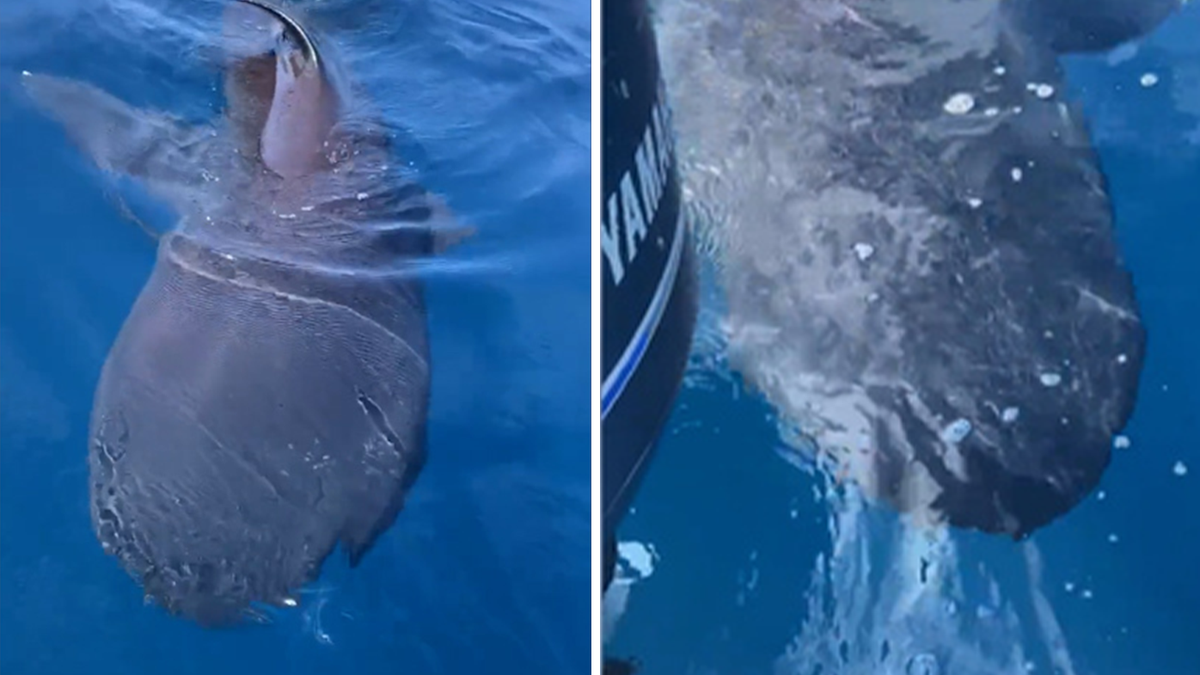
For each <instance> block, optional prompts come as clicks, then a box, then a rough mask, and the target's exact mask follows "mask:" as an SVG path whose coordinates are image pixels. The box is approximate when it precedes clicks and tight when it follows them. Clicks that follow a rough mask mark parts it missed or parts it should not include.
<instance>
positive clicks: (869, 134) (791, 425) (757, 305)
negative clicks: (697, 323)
mask: <svg viewBox="0 0 1200 675" xmlns="http://www.w3.org/2000/svg"><path fill="white" fill-rule="evenodd" d="M1045 3H1049V4H1053V0H1045ZM658 4H659V8H658V9H659V11H658V20H659V24H660V26H661V28H660V36H661V38H662V45H661V49H662V52H663V58H664V62H665V70H666V75H667V78H668V87H669V91H670V94H671V97H672V103H673V106H674V109H675V119H676V123H677V134H678V136H679V144H680V148H681V153H682V155H683V161H684V164H685V171H686V176H687V177H686V180H685V184H686V191H687V194H688V195H689V196H690V197H691V200H692V202H693V206H694V207H697V208H698V210H699V211H702V212H705V213H706V214H707V217H706V218H704V220H705V221H706V223H707V225H706V227H705V228H704V231H703V233H702V237H703V238H704V240H705V246H706V248H707V249H708V250H709V251H710V253H711V254H712V256H713V258H714V260H715V262H716V263H717V266H718V270H719V281H720V284H721V287H722V290H723V291H724V293H725V296H726V300H727V303H728V316H727V322H726V328H727V330H728V338H729V358H730V362H731V364H732V365H733V367H734V368H735V369H736V370H737V371H739V372H740V373H741V374H742V375H743V376H744V377H745V378H746V379H747V381H748V382H749V383H750V384H752V385H753V386H755V387H756V388H757V389H759V390H760V391H761V392H762V393H763V395H765V397H766V398H767V399H768V400H769V401H770V402H771V403H772V404H773V406H774V407H775V408H776V409H777V410H778V411H779V413H780V416H781V418H782V420H783V422H782V426H783V428H784V431H785V432H786V436H787V437H788V438H789V439H790V440H792V441H793V443H794V444H795V445H796V446H798V447H801V448H805V449H808V450H811V449H812V448H813V446H815V448H816V449H817V450H818V451H819V452H820V453H821V454H822V455H823V457H824V461H828V462H830V463H831V464H832V470H833V471H835V472H836V473H837V475H838V476H839V477H840V478H847V479H851V480H854V481H855V482H857V483H858V484H859V485H860V486H861V487H863V488H864V489H865V491H866V492H867V493H868V494H869V495H872V496H874V497H876V498H880V499H883V500H886V501H887V502H890V503H891V504H893V505H894V506H896V507H898V508H899V509H901V510H903V511H906V512H909V513H911V514H913V515H914V516H915V517H917V518H918V520H920V521H922V522H949V523H951V524H953V525H958V526H963V527H970V528H977V529H981V530H985V531H989V532H1002V533H1007V534H1010V535H1013V536H1017V537H1021V536H1024V535H1026V534H1028V533H1029V532H1031V531H1033V530H1034V529H1036V528H1038V527H1041V526H1043V525H1045V524H1046V523H1048V522H1050V521H1051V520H1053V519H1054V518H1056V517H1058V516H1060V515H1062V514H1063V513H1065V512H1067V511H1068V510H1069V509H1070V508H1071V507H1072V506H1073V505H1074V504H1076V503H1077V502H1078V501H1080V500H1081V499H1082V498H1083V497H1084V496H1085V495H1086V494H1087V493H1088V492H1089V491H1090V490H1091V489H1092V488H1093V487H1094V486H1095V485H1096V484H1097V482H1098V481H1099V479H1100V476H1101V474H1102V472H1103V471H1104V469H1105V468H1106V466H1107V465H1108V463H1109V460H1110V454H1111V452H1110V447H1111V442H1112V438H1113V435H1114V434H1115V433H1117V432H1118V431H1119V430H1120V429H1121V428H1122V427H1123V426H1124V425H1125V423H1126V422H1127V420H1128V419H1129V417H1130V415H1131V414H1132V411H1133V407H1134V401H1135V398H1136V394H1137V388H1138V378H1139V373H1140V371H1141V364H1142V360H1143V356H1144V352H1145V340H1146V338H1145V333H1144V330H1143V327H1142V324H1141V322H1140V318H1139V313H1138V306H1137V302H1136V299H1135V296H1134V287H1133V284H1132V280H1131V277H1130V274H1129V272H1128V271H1127V270H1126V269H1125V268H1124V266H1123V264H1122V261H1121V257H1120V253H1119V251H1118V248H1117V241H1116V235H1115V229H1114V222H1113V209H1112V204H1111V203H1110V200H1109V196H1108V186H1107V185H1106V182H1105V177H1104V175H1103V173H1102V172H1101V168H1100V166H1099V164H1098V159H1097V156H1096V153H1095V152H1094V150H1093V148H1092V146H1091V143H1090V141H1089V138H1088V134H1087V130H1086V128H1085V125H1084V122H1083V120H1082V118H1081V115H1080V113H1079V111H1078V109H1077V108H1076V107H1074V106H1073V105H1072V103H1071V102H1070V101H1069V100H1068V99H1067V98H1066V96H1065V95H1064V92H1063V77H1062V72H1061V70H1060V68H1059V66H1058V64H1057V59H1056V56H1057V55H1056V53H1055V52H1054V51H1053V49H1051V46H1050V44H1049V42H1050V37H1051V35H1049V34H1050V33H1053V36H1052V37H1054V38H1055V39H1056V40H1058V41H1059V42H1061V43H1062V44H1076V43H1079V42H1087V43H1088V44H1089V45H1091V46H1092V47H1096V46H1097V45H1098V43H1099V38H1096V39H1092V40H1090V41H1089V40H1082V39H1080V38H1078V36H1072V34H1070V31H1071V30H1075V31H1079V32H1080V33H1081V34H1088V31H1089V30H1090V29H1089V27H1088V26H1089V23H1088V21H1089V20H1092V19H1097V17H1088V16H1079V17H1076V19H1077V20H1076V21H1075V22H1074V23H1068V24H1064V23H1061V22H1059V23H1053V22H1047V23H1044V24H1038V23H1037V21H1038V19H1039V16H1038V14H1037V11H1036V10H1037V9H1038V7H1039V6H1038V4H1037V0H1030V1H1029V2H1022V3H1021V4H1020V5H1018V4H1016V3H1003V2H998V1H997V0H959V1H957V2H954V1H951V0H943V1H930V0H846V1H845V2H834V1H832V0H799V1H790V0H789V1H784V0H753V1H748V0H742V1H738V0H664V1H663V2H660V3H658ZM1073 4H1078V3H1073ZM1164 4H1173V3H1163V2H1151V3H1146V5H1145V6H1144V7H1143V8H1144V9H1146V13H1145V14H1144V15H1142V14H1139V12H1140V9H1139V11H1138V12H1133V11H1131V12H1130V16H1128V17H1126V19H1128V20H1127V22H1126V24H1125V25H1127V26H1130V27H1131V29H1130V30H1129V31H1128V32H1127V33H1126V34H1123V35H1120V36H1118V37H1120V39H1126V38H1129V37H1134V36H1136V35H1138V34H1141V33H1143V32H1145V31H1147V30H1149V29H1150V28H1151V27H1153V26H1154V25H1156V24H1157V22H1158V21H1159V20H1160V19H1161V18H1162V16H1165V14H1166V11H1157V10H1158V9H1162V6H1163V5H1164ZM1101 5H1102V6H1103V9H1104V11H1105V12H1108V13H1109V14H1106V15H1105V16H1106V17H1108V16H1110V14H1111V13H1112V12H1115V11H1116V10H1117V9H1119V7H1118V3H1117V2H1115V1H1114V2H1104V3H1099V4H1098V5H1097V7H1100V6H1101ZM1043 6H1048V5H1045V4H1044V5H1043ZM1152 6H1157V9H1155V7H1152ZM1065 7H1066V5H1061V6H1058V7H1057V9H1058V10H1063V9H1065ZM1018 9H1019V10H1020V12H1019V13H1018V12H1017V10H1018ZM1151 10H1155V11H1151ZM1062 14H1063V12H1062V11H1059V12H1058V13H1057V14H1056V17H1057V18H1056V19H1055V20H1056V21H1058V20H1059V19H1061V18H1062ZM1097 20H1098V19H1097ZM1038 25H1041V27H1042V30H1041V31H1040V35H1039V37H1037V39H1035V38H1034V37H1032V35H1033V33H1034V30H1033V27H1034V26H1038ZM1106 25H1109V24H1106ZM1047 26H1054V27H1053V28H1047ZM1134 28H1135V29H1136V30H1133V29H1134ZM1113 35H1115V33H1113V32H1111V31H1110V33H1109V38H1108V41H1109V42H1111V43H1112V44H1116V43H1118V42H1120V39H1117V40H1113V39H1112V36H1113ZM1110 46H1111V45H1110ZM1036 85H1046V86H1042V87H1038V86H1036ZM961 94H967V95H969V96H970V99H969V100H970V101H971V102H972V104H973V105H972V107H971V108H970V110H969V111H966V112H965V113H963V111H962V107H963V106H961V105H960V106H958V107H957V108H956V107H955V105H953V104H950V105H949V109H950V110H948V109H947V105H948V102H950V101H952V100H954V101H956V102H958V103H960V104H961V102H963V101H964V100H966V99H964V98H963V97H962V96H958V97H957V98H955V97H956V95H961ZM718 102H719V103H718ZM951 110H953V111H954V112H951ZM1130 226H1136V224H1131V225H1130ZM1056 379H1057V380H1058V381H1057V382H1056ZM1047 383H1049V384H1047ZM1014 416H1015V417H1014ZM962 420H965V421H966V422H969V424H970V431H969V433H967V434H966V436H965V438H961V440H960V439H959V438H958V437H957V436H956V435H955V434H954V433H952V432H953V430H958V431H959V432H961V431H962V428H963V427H962V424H963V422H962ZM955 421H959V422H958V425H957V426H952V423H954V422H955ZM958 436H961V433H959V434H958Z"/></svg>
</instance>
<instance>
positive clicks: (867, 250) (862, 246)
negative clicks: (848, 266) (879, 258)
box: [854, 241, 875, 262]
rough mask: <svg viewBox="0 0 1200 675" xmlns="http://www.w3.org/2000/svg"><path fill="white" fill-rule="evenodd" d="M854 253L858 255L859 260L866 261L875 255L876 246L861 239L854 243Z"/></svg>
mask: <svg viewBox="0 0 1200 675" xmlns="http://www.w3.org/2000/svg"><path fill="white" fill-rule="evenodd" d="M854 254H855V255H857V256H858V259H859V260H861V261H863V262H866V260H867V258H870V257H871V256H872V255H875V247H874V246H872V245H870V244H866V243H863V242H861V241H860V242H858V243H857V244H855V245H854Z"/></svg>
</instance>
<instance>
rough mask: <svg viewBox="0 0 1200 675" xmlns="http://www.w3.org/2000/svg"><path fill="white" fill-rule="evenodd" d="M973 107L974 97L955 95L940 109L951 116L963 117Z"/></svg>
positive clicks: (961, 93)
mask: <svg viewBox="0 0 1200 675" xmlns="http://www.w3.org/2000/svg"><path fill="white" fill-rule="evenodd" d="M974 107H975V97H973V96H971V95H970V94H967V93H963V92H960V93H957V94H955V95H953V96H951V97H950V98H948V99H946V102H945V103H944V104H943V105H942V109H943V110H945V111H946V112H947V113H949V114H951V115H965V114H967V113H969V112H971V109H972V108H974Z"/></svg>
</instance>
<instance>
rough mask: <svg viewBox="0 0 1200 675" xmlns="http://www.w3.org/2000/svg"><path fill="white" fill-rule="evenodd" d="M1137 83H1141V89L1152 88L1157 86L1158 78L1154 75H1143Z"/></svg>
mask: <svg viewBox="0 0 1200 675" xmlns="http://www.w3.org/2000/svg"><path fill="white" fill-rule="evenodd" d="M1138 82H1141V84H1142V86H1143V87H1147V88H1149V87H1153V86H1154V85H1156V84H1158V76H1157V75H1155V74H1154V73H1144V74H1143V75H1142V77H1141V79H1139V80H1138Z"/></svg>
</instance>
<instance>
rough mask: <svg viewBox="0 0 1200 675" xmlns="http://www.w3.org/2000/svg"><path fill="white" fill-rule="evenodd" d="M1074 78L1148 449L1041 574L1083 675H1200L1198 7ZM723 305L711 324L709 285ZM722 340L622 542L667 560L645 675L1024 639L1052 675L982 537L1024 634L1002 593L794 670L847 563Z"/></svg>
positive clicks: (1065, 537)
mask: <svg viewBox="0 0 1200 675" xmlns="http://www.w3.org/2000/svg"><path fill="white" fill-rule="evenodd" d="M1192 4H1193V5H1195V3H1192ZM1067 66H1068V77H1069V81H1070V89H1071V93H1072V94H1073V96H1075V97H1076V98H1077V99H1078V100H1080V101H1081V102H1082V104H1083V105H1084V108H1085V110H1086V112H1087V114H1088V116H1089V118H1090V120H1091V123H1092V126H1093V129H1094V136H1095V142H1096V144H1097V146H1098V149H1099V151H1100V153H1101V156H1102V161H1103V163H1104V167H1105V170H1106V173H1107V174H1108V176H1109V178H1110V180H1111V188H1112V192H1113V199H1114V202H1115V208H1116V213H1117V222H1118V227H1119V237H1120V241H1121V243H1122V246H1123V247H1124V253H1125V256H1126V259H1127V262H1128V264H1129V266H1130V267H1131V269H1132V271H1133V273H1134V276H1135V283H1136V284H1137V293H1138V298H1139V301H1140V303H1141V307H1142V311H1143V314H1144V319H1145V323H1146V326H1147V329H1148V331H1149V336H1150V337H1149V340H1150V342H1149V356H1148V360H1147V363H1146V368H1145V370H1144V373H1143V376H1142V386H1141V394H1140V399H1139V402H1138V406H1137V411H1136V414H1135V417H1134V419H1133V421H1132V423H1131V425H1130V426H1129V428H1128V429H1127V433H1128V435H1129V437H1130V438H1131V440H1132V446H1131V448H1130V449H1128V450H1120V451H1117V453H1116V456H1115V457H1114V461H1113V464H1112V466H1111V468H1110V469H1109V471H1108V473H1107V474H1106V476H1105V478H1104V480H1103V484H1102V485H1101V487H1100V488H1099V489H1098V491H1097V492H1096V493H1094V494H1093V496H1092V498H1090V499H1089V500H1088V501H1087V502H1085V503H1084V504H1082V505H1081V506H1080V507H1078V508H1077V509H1075V510H1074V511H1073V512H1072V513H1070V514H1069V515H1068V516H1067V517H1065V518H1063V519H1061V520H1059V521H1058V522H1056V523H1055V524H1054V525H1052V526H1051V527H1048V528H1046V529H1045V530H1043V531H1041V532H1039V533H1038V534H1037V535H1036V536H1035V537H1034V538H1033V541H1034V543H1035V544H1036V546H1037V547H1038V548H1039V549H1040V551H1041V556H1042V560H1043V579H1042V583H1041V584H1040V589H1041V590H1042V591H1043V592H1044V593H1045V595H1046V597H1047V598H1048V600H1049V602H1050V604H1051V606H1052V607H1053V610H1054V613H1055V615H1056V617H1057V621H1058V623H1059V624H1060V625H1061V627H1062V632H1063V635H1064V637H1065V640H1066V646H1067V647H1068V649H1069V652H1070V655H1071V659H1072V662H1073V664H1074V669H1075V672H1076V673H1078V674H1079V675H1141V674H1143V673H1146V674H1149V673H1154V674H1156V675H1193V674H1195V673H1200V351H1198V350H1200V343H1198V342H1197V338H1196V336H1197V335H1198V334H1200V262H1198V261H1200V257H1198V256H1200V6H1192V7H1189V8H1188V9H1187V10H1185V11H1184V12H1183V13H1182V14H1180V15H1177V16H1175V17H1174V18H1173V19H1171V20H1170V22H1169V23H1168V24H1166V25H1164V26H1163V27H1162V29H1161V30H1160V31H1159V32H1157V33H1156V34H1155V35H1153V36H1152V37H1151V38H1150V39H1148V40H1146V41H1145V42H1144V44H1142V45H1140V47H1139V49H1138V51H1137V53H1136V54H1134V55H1133V56H1132V58H1127V59H1126V60H1123V61H1122V60H1120V59H1118V58H1113V57H1112V56H1111V55H1103V56H1092V57H1077V58H1071V59H1070V60H1069V62H1068V64H1067ZM1146 72H1153V73H1155V74H1157V76H1158V78H1159V81H1158V83H1157V85H1155V86H1153V87H1150V88H1144V87H1142V86H1141V84H1140V83H1139V80H1140V78H1141V75H1142V74H1143V73H1146ZM709 292H710V295H709V297H708V299H707V300H708V302H709V305H708V310H709V311H710V312H713V311H714V310H715V309H716V306H715V303H716V302H718V299H717V298H716V296H715V293H714V292H713V290H712V286H711V284H709ZM715 323H716V320H715V319H714V316H713V315H706V316H704V318H702V322H701V324H702V327H701V329H700V336H699V344H700V347H699V348H698V349H697V350H696V352H697V353H696V356H695V358H694V359H693V364H692V367H691V370H690V374H689V379H688V381H687V384H686V385H685V388H684V390H683V392H682V394H681V396H680V400H679V403H678V405H677V407H676V411H675V414H674V416H673V418H672V420H671V422H670V424H669V428H668V437H667V439H666V440H665V442H664V443H663V445H662V447H661V448H660V450H659V452H658V455H657V456H656V458H655V461H654V464H653V466H652V468H651V470H650V472H649V474H648V475H647V478H646V481H645V483H644V485H643V487H642V490H641V492H640V493H639V498H638V500H637V501H636V503H635V504H634V509H635V510H634V512H633V514H632V515H631V516H630V517H629V518H628V519H627V520H626V521H625V522H624V524H623V529H622V538H623V539H624V540H626V541H635V542H641V543H649V544H652V545H653V546H654V548H655V550H656V552H657V554H658V559H657V561H656V563H655V568H654V571H653V574H652V575H651V576H650V577H649V578H647V579H644V580H642V581H639V582H637V583H636V584H635V585H634V586H633V587H632V592H631V595H630V599H629V604H628V608H627V610H626V612H625V614H624V616H623V618H622V619H621V622H620V623H619V625H618V627H617V630H616V633H615V638H614V640H613V642H612V643H611V648H610V651H611V653H613V654H618V655H633V656H636V657H638V658H640V659H641V660H642V661H643V662H644V664H645V669H644V673H645V675H665V674H668V673H670V674H673V675H680V674H684V673H688V674H690V673H704V674H707V673H721V674H722V675H734V674H738V675H744V674H751V673H767V672H772V669H773V668H777V670H775V671H774V672H777V673H780V675H791V674H793V673H794V674H795V675H818V674H820V675H832V673H834V672H837V673H846V674H849V673H854V674H856V675H857V674H867V673H872V674H874V673H879V674H889V675H890V674H892V673H904V674H905V675H932V673H935V672H940V674H941V675H976V674H975V672H969V670H952V669H948V668H947V667H946V666H941V667H940V669H939V670H936V671H926V670H922V669H921V665H922V662H920V661H919V660H918V661H913V660H911V659H913V658H914V657H916V656H917V655H918V654H920V653H921V652H922V650H927V651H930V652H933V651H936V650H934V646H939V645H940V646H939V648H942V647H944V646H945V645H946V644H947V643H948V642H950V641H956V642H958V643H960V644H966V643H967V642H974V643H983V642H987V641H988V640H989V639H992V640H999V641H1006V640H1010V639H1011V640H1015V641H1017V642H1020V643H1021V644H1022V645H1023V647H1024V648H1025V652H1026V655H1027V656H1028V657H1029V660H1030V661H1031V662H1032V666H1033V667H1034V668H1035V671H1034V672H1036V673H1052V672H1054V671H1053V670H1052V669H1051V665H1050V663H1049V661H1048V658H1047V655H1048V650H1047V649H1046V645H1045V644H1043V643H1042V642H1041V638H1040V636H1039V635H1038V634H1037V631H1036V625H1037V622H1036V620H1035V618H1034V616H1033V614H1034V612H1033V609H1032V606H1031V601H1030V597H1031V595H1030V583H1029V581H1028V579H1027V577H1026V571H1025V567H1024V561H1023V559H1022V557H1021V553H1020V551H1019V549H1018V547H1017V546H1016V545H1015V544H1013V543H1012V542H1011V541H1008V540H1004V539H1000V538H994V537H987V536H982V535H977V534H964V533H959V534H956V535H955V540H956V542H957V544H958V549H959V556H960V557H959V563H958V567H959V568H960V571H961V572H962V574H963V575H964V577H967V578H976V570H977V569H986V570H988V573H989V575H990V577H991V578H994V579H995V580H996V581H997V584H998V588H999V591H1000V594H1001V597H1002V598H1003V601H1004V602H1005V603H1006V604H1007V605H1008V606H1010V607H1011V608H1012V610H1013V613H1014V615H1015V616H1016V617H1017V621H1018V625H1017V626H1015V627H1011V626H1010V627H1008V628H1005V629H1003V630H993V629H992V628H991V627H989V624H988V623H987V621H985V620H984V619H981V618H979V617H981V616H987V615H988V613H989V612H995V610H996V608H995V607H994V606H993V605H992V604H991V603H990V602H989V601H988V599H987V594H986V589H974V590H971V589H968V595H969V597H970V599H969V601H968V602H967V603H966V605H965V606H960V607H956V608H955V613H954V614H951V613H950V612H949V611H947V612H945V613H940V612H939V613H937V615H932V614H931V615H928V616H926V617H925V618H924V619H923V620H924V621H925V623H924V624H922V625H923V626H924V628H925V629H936V630H929V631H928V632H926V633H913V636H914V638H915V639H914V642H913V644H911V645H907V646H903V647H902V646H901V645H897V644H895V643H893V644H892V645H891V647H892V650H891V655H890V656H889V657H888V658H887V659H882V660H881V659H879V658H878V657H876V656H873V657H872V658H870V659H869V660H868V659H858V658H853V657H852V658H850V659H849V663H845V664H839V665H837V666H835V667H834V668H833V669H830V668H825V669H823V670H822V669H813V664H812V663H809V665H808V666H807V668H804V669H799V668H797V667H796V665H795V664H794V663H789V664H781V663H778V662H777V659H779V657H780V656H781V655H783V654H784V652H785V649H786V648H787V647H788V646H789V644H790V643H792V641H793V640H794V639H795V638H796V636H797V635H798V634H799V633H800V630H801V625H802V624H803V623H804V621H805V619H806V617H807V616H809V608H808V602H809V600H810V597H809V591H810V579H811V575H812V570H813V567H814V560H815V559H816V558H817V556H818V555H819V554H824V555H825V556H826V558H828V556H829V555H830V534H829V529H828V526H827V522H828V511H829V509H828V507H827V506H826V505H825V504H824V503H823V502H821V501H817V500H814V498H813V488H814V485H815V484H816V481H815V480H814V478H813V477H812V476H810V475H808V474H806V473H804V472H802V471H800V470H797V469H796V468H795V467H794V466H792V465H791V464H789V463H787V462H785V461H784V460H783V459H781V457H780V456H779V455H778V454H777V453H775V452H773V450H774V449H776V448H778V447H779V446H780V441H779V440H778V434H777V433H776V430H775V426H774V422H773V421H772V417H771V411H770V410H769V409H768V407H767V406H766V404H764V403H763V402H762V401H761V400H760V399H758V398H756V397H755V396H754V395H753V394H749V393H747V392H745V391H744V390H743V389H742V387H741V386H740V385H739V383H738V382H737V379H736V378H735V377H732V376H730V375H729V373H728V370H727V369H726V368H725V367H724V365H723V364H722V363H721V362H720V360H719V359H714V358H713V356H712V350H709V349H706V348H705V345H706V341H708V340H709V339H710V338H711V335H710V334H709V333H712V332H715V331H716V326H715ZM1176 461H1183V462H1184V463H1185V464H1186V465H1187V466H1188V468H1189V469H1190V472H1189V473H1188V474H1187V475H1186V476H1184V477H1178V476H1176V475H1175V474H1174V472H1173V470H1172V467H1173V465H1174V464H1175V462H1176ZM1101 491H1103V493H1104V498H1103V499H1101V498H1100V492H1101ZM894 524H895V519H894V518H893V517H892V516H891V515H890V514H889V513H887V512H881V513H877V514H875V515H874V516H872V517H871V522H870V525H871V527H870V528H869V532H870V534H871V536H873V537H877V539H875V540H874V543H872V544H870V547H871V548H874V549H875V554H877V555H878V554H880V553H881V552H883V553H886V552H887V548H888V546H889V545H888V544H886V543H884V542H883V539H882V538H883V537H884V536H885V535H886V534H887V533H889V532H891V531H892V528H893V527H894ZM1110 534H1116V535H1117V537H1118V541H1117V542H1116V543H1111V542H1110V541H1109V535H1110ZM883 558H884V560H883V561H882V562H883V565H880V564H878V562H881V561H876V562H877V564H875V566H874V567H873V568H872V571H871V574H870V575H869V579H864V580H863V581H864V582H867V581H869V583H870V584H877V583H880V579H881V578H882V575H883V574H884V573H885V571H884V569H883V567H884V565H889V564H895V562H894V560H889V559H887V556H886V555H884V556H883ZM1068 583H1071V584H1073V590H1071V591H1068V590H1067V588H1066V585H1067V584H1068ZM834 586H836V584H834ZM1085 589H1086V590H1088V591H1090V592H1091V598H1090V599H1089V598H1085V597H1084V595H1083V590H1085ZM836 592H837V593H841V594H842V595H844V596H851V595H854V594H855V593H857V592H858V590H856V589H852V588H849V587H844V588H839V589H838V590H837V591H836ZM868 624H869V625H868ZM864 626H866V629H865V631H864V633H862V634H858V635H855V634H853V633H850V634H847V635H846V637H847V638H848V639H849V641H850V642H851V643H854V642H856V641H858V642H860V643H861V642H862V639H863V638H864V637H866V635H867V634H874V633H877V632H879V631H880V630H882V629H883V628H884V625H883V623H880V622H876V623H873V624H871V623H870V621H869V620H868V622H867V623H865V624H863V625H860V626H857V627H856V626H852V625H851V626H846V625H843V626H842V628H843V629H848V630H855V629H859V630H863V629H864ZM826 637H828V639H830V640H831V642H833V643H834V644H836V640H837V639H838V638H836V637H829V636H826ZM861 647H862V645H861V644H859V648H861ZM999 648H1000V651H1003V650H1005V649H1007V647H1005V646H1003V645H999ZM856 649H857V648H856ZM851 651H854V650H851ZM979 667H980V672H984V670H983V668H984V666H983V665H980V666H979ZM1024 667H1025V666H1024V664H1018V665H1017V667H1016V668H1015V669H1011V668H1010V669H1008V670H1006V671H1004V672H1016V673H1020V672H1023V670H1024ZM986 672H997V671H993V670H987V671H986Z"/></svg>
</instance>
